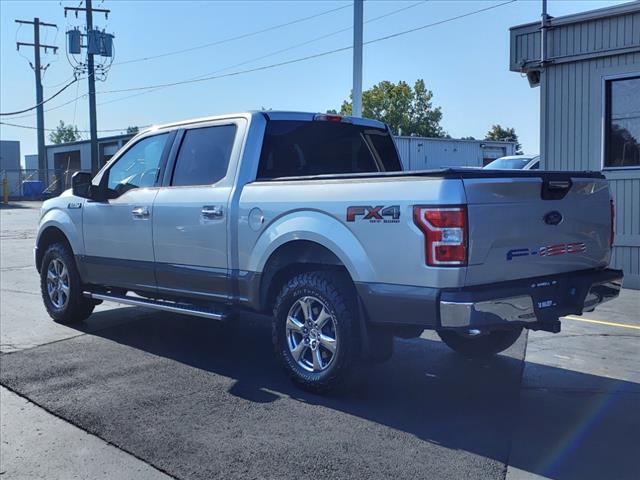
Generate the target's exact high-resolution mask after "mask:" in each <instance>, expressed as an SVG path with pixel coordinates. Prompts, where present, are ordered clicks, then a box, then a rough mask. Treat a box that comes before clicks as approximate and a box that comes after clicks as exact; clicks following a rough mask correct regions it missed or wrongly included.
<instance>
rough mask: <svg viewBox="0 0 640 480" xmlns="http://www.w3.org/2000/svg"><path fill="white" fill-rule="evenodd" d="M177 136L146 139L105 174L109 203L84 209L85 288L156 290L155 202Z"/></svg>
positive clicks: (87, 205) (169, 134)
mask: <svg viewBox="0 0 640 480" xmlns="http://www.w3.org/2000/svg"><path fill="white" fill-rule="evenodd" d="M174 136H175V132H166V133H160V134H155V135H153V134H152V135H147V136H145V137H143V138H141V139H140V140H138V141H137V142H136V143H134V144H133V145H131V146H130V147H128V148H127V150H126V151H125V152H124V153H122V154H121V155H119V156H118V157H117V158H116V159H114V160H113V163H112V164H111V165H110V166H109V168H108V169H107V170H106V171H105V172H104V173H103V177H102V178H103V179H104V177H105V176H106V177H107V178H106V181H107V187H108V190H107V193H108V199H107V200H105V201H91V200H88V201H86V202H85V204H84V213H83V236H84V245H85V255H84V256H83V257H82V258H81V259H80V262H79V264H80V267H81V269H82V272H83V280H84V281H85V282H86V283H94V284H98V285H108V286H114V287H123V288H129V289H132V290H134V289H138V290H147V291H148V290H152V291H153V290H155V285H156V281H155V274H154V265H153V262H154V256H153V242H152V225H151V223H152V219H153V201H154V199H155V197H156V195H157V193H158V188H157V187H158V182H159V181H160V173H161V170H162V166H163V164H164V162H165V161H166V158H167V157H168V153H169V150H170V147H171V143H172V139H173V137H174Z"/></svg>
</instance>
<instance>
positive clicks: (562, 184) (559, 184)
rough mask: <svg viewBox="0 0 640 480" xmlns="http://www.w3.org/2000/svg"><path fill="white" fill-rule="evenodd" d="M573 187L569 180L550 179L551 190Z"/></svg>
mask: <svg viewBox="0 0 640 480" xmlns="http://www.w3.org/2000/svg"><path fill="white" fill-rule="evenodd" d="M568 188H571V182H570V181H569V180H549V189H551V190H567V189H568Z"/></svg>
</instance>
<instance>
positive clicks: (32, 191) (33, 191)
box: [22, 180, 44, 198]
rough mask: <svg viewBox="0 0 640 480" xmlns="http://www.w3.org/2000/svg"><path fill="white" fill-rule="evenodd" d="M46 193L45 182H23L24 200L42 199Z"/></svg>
mask: <svg viewBox="0 0 640 480" xmlns="http://www.w3.org/2000/svg"><path fill="white" fill-rule="evenodd" d="M43 192H44V182H42V181H40V180H25V181H24V182H22V196H23V197H24V198H40V197H42V193H43Z"/></svg>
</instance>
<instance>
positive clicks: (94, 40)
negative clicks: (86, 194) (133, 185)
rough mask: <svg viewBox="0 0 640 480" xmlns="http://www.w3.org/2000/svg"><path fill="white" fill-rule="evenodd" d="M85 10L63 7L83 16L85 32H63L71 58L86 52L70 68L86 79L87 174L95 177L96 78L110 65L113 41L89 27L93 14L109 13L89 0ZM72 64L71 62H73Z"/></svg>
mask: <svg viewBox="0 0 640 480" xmlns="http://www.w3.org/2000/svg"><path fill="white" fill-rule="evenodd" d="M85 5H86V6H85V7H64V15H65V17H66V16H67V12H69V11H72V12H74V13H75V16H76V18H77V17H78V12H80V11H84V12H85V13H86V33H85V34H82V33H81V31H80V30H79V29H78V28H74V29H72V30H69V31H68V32H67V49H68V52H69V53H70V54H71V55H79V54H81V53H82V48H83V47H84V48H85V50H86V53H87V59H86V63H85V62H80V61H76V63H75V65H74V69H75V71H76V73H83V72H85V71H86V73H87V80H88V82H89V132H90V137H91V172H92V173H93V174H96V173H97V172H98V170H99V168H100V166H101V165H100V160H99V158H98V156H99V152H98V126H97V118H96V117H97V114H96V76H102V77H103V79H104V77H106V75H107V72H108V70H109V67H111V62H113V38H114V36H113V35H112V34H110V33H106V32H104V31H101V30H100V29H98V28H94V26H93V12H100V13H104V15H105V18H108V16H109V12H110V10H107V9H104V8H93V7H92V3H91V0H86V2H85ZM82 37H85V38H86V42H85V44H84V45H82ZM94 56H100V57H103V58H105V59H108V61H107V62H106V63H99V64H98V65H96V64H95V58H94ZM74 61H75V59H74Z"/></svg>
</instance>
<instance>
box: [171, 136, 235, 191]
mask: <svg viewBox="0 0 640 480" xmlns="http://www.w3.org/2000/svg"><path fill="white" fill-rule="evenodd" d="M235 136H236V126H235V125H219V126H215V127H203V128H193V129H189V130H187V131H186V132H185V134H184V138H183V139H182V144H181V145H180V151H179V152H178V157H177V158H176V165H175V167H174V170H173V179H172V181H171V185H173V186H193V185H213V184H214V183H216V182H218V181H220V180H221V179H223V178H224V177H225V176H226V174H227V168H228V167H229V159H230V157H231V150H232V149H233V141H234V139H235Z"/></svg>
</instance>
